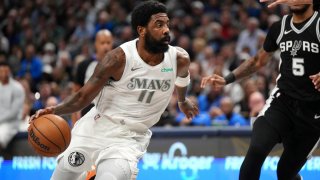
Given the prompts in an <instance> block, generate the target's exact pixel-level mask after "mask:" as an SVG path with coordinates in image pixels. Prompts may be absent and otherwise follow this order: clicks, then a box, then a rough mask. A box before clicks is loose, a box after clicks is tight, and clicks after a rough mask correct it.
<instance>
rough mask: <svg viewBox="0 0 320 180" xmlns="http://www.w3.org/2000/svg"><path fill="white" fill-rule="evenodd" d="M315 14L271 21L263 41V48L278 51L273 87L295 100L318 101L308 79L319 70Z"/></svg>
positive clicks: (319, 39) (319, 42) (319, 94)
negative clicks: (296, 19) (297, 20)
mask: <svg viewBox="0 0 320 180" xmlns="http://www.w3.org/2000/svg"><path fill="white" fill-rule="evenodd" d="M319 17H320V16H319V13H318V12H317V11H316V12H314V14H313V16H312V17H310V18H309V19H308V20H306V21H305V22H302V23H299V24H294V23H293V22H292V15H286V16H284V17H283V18H282V20H281V21H279V22H276V23H274V24H273V25H272V26H271V28H270V30H269V32H268V34H267V37H266V40H265V42H264V45H263V47H264V50H265V51H267V52H272V51H275V50H277V49H279V50H280V52H281V54H280V65H279V68H280V69H279V72H280V74H279V76H278V78H277V86H278V87H279V89H280V90H281V91H283V92H284V93H285V94H287V95H289V96H291V97H293V98H295V99H299V100H304V101H319V100H320V92H319V91H317V90H316V89H315V87H314V85H313V83H312V80H311V79H310V78H309V76H310V75H314V74H317V73H319V72H320V33H319V28H320V24H319V20H320V18H319Z"/></svg>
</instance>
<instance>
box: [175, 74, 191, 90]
mask: <svg viewBox="0 0 320 180" xmlns="http://www.w3.org/2000/svg"><path fill="white" fill-rule="evenodd" d="M189 84H190V73H189V72H188V76H187V77H179V76H178V77H177V79H176V82H175V85H177V86H179V87H186V86H188V85H189Z"/></svg>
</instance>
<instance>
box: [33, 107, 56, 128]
mask: <svg viewBox="0 0 320 180" xmlns="http://www.w3.org/2000/svg"><path fill="white" fill-rule="evenodd" d="M53 113H54V107H47V108H45V109H39V110H38V111H36V113H35V114H34V115H32V116H31V117H30V119H29V124H30V123H31V122H32V121H33V120H35V119H37V118H38V117H39V116H42V115H45V114H53Z"/></svg>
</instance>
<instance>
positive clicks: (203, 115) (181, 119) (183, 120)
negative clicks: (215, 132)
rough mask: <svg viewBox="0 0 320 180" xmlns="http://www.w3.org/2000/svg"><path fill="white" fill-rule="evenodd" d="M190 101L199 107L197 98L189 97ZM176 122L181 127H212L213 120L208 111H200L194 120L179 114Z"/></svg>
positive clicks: (181, 113)
mask: <svg viewBox="0 0 320 180" xmlns="http://www.w3.org/2000/svg"><path fill="white" fill-rule="evenodd" d="M188 98H189V100H190V101H191V102H192V103H194V104H195V105H196V106H198V100H197V97H196V96H189V97H188ZM176 122H177V123H179V124H180V125H181V126H211V119H210V115H209V114H208V111H200V112H199V114H198V115H196V116H194V117H193V118H192V119H188V118H187V117H186V116H185V115H184V114H183V112H179V113H178V115H177V117H176Z"/></svg>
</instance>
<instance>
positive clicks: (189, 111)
mask: <svg viewBox="0 0 320 180" xmlns="http://www.w3.org/2000/svg"><path fill="white" fill-rule="evenodd" d="M178 106H179V108H180V110H181V111H182V112H183V113H184V114H185V115H186V117H187V118H188V119H189V120H191V119H193V118H194V117H195V116H196V115H197V114H199V109H198V107H197V105H195V104H194V103H192V102H191V101H190V100H189V99H188V98H186V100H185V101H184V102H178Z"/></svg>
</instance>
